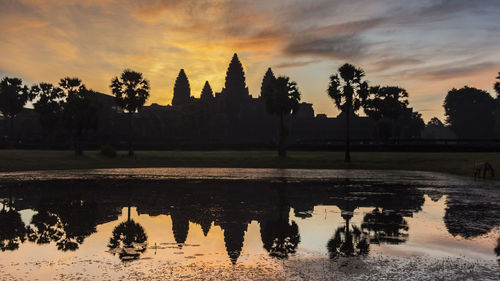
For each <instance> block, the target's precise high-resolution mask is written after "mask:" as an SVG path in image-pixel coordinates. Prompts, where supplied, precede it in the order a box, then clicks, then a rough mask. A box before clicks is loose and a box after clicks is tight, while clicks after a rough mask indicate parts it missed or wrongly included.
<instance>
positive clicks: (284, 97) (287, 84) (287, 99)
mask: <svg viewBox="0 0 500 281" xmlns="http://www.w3.org/2000/svg"><path fill="white" fill-rule="evenodd" d="M270 81H271V82H270V83H268V84H267V85H266V87H265V89H263V91H262V93H261V95H262V98H263V99H264V102H265V103H266V108H267V111H268V112H269V113H270V114H276V115H278V116H279V120H280V125H279V130H278V147H277V148H278V155H279V157H286V147H285V144H286V137H287V135H288V128H287V127H286V125H285V120H284V119H285V117H286V116H288V115H290V114H295V113H296V112H297V110H298V109H299V102H300V92H299V89H298V88H297V83H295V82H294V81H290V78H289V77H286V76H280V77H278V78H276V79H274V80H270Z"/></svg>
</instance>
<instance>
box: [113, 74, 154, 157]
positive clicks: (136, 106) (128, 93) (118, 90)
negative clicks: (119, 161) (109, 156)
mask: <svg viewBox="0 0 500 281" xmlns="http://www.w3.org/2000/svg"><path fill="white" fill-rule="evenodd" d="M110 87H111V91H112V92H113V95H114V96H115V102H116V104H117V105H118V106H119V107H121V108H122V109H123V110H125V111H126V112H127V113H128V131H129V134H128V135H129V138H128V141H129V150H128V155H129V156H133V155H134V148H133V143H132V139H133V135H132V134H133V130H132V117H133V114H134V113H136V112H137V111H139V110H140V109H141V108H142V106H143V105H144V103H145V102H146V100H147V99H148V97H149V82H148V80H146V79H144V78H143V77H142V73H139V72H135V71H133V70H130V69H125V70H124V71H123V73H122V74H121V75H120V78H118V77H115V78H113V80H111V86H110Z"/></svg>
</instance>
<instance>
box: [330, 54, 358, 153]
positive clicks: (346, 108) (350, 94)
mask: <svg viewBox="0 0 500 281" xmlns="http://www.w3.org/2000/svg"><path fill="white" fill-rule="evenodd" d="M364 76H365V72H364V71H363V70H362V69H361V68H356V67H355V66H354V65H352V64H348V63H346V64H344V65H343V66H341V67H340V68H339V70H338V73H336V74H333V75H331V76H330V85H329V86H328V95H329V96H330V97H331V98H332V99H333V100H334V102H335V106H337V108H338V109H340V110H342V113H344V117H345V119H346V148H345V161H346V162H350V161H351V154H350V132H349V123H350V122H349V121H350V114H351V113H352V114H354V113H355V112H356V111H358V110H359V108H360V107H361V105H362V103H363V101H364V100H365V99H366V97H367V96H368V83H367V82H366V81H363V80H362V79H363V77H364Z"/></svg>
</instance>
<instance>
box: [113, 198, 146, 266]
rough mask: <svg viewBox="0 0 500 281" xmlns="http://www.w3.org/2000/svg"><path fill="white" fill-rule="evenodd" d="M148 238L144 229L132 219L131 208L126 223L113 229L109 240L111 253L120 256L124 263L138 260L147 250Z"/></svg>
mask: <svg viewBox="0 0 500 281" xmlns="http://www.w3.org/2000/svg"><path fill="white" fill-rule="evenodd" d="M147 240H148V236H147V235H146V232H144V228H143V227H142V226H141V225H140V224H139V223H136V222H135V221H134V220H131V219H130V206H129V207H128V217H127V221H126V222H122V223H120V224H119V225H117V226H116V227H115V228H114V229H113V234H112V236H111V238H110V239H109V243H108V248H109V249H110V251H109V252H110V253H112V254H113V255H114V254H116V253H117V254H118V256H119V258H120V259H121V260H123V261H127V260H132V259H137V258H138V257H139V256H140V254H142V253H144V251H146V248H147Z"/></svg>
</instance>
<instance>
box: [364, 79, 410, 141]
mask: <svg viewBox="0 0 500 281" xmlns="http://www.w3.org/2000/svg"><path fill="white" fill-rule="evenodd" d="M407 106H408V92H406V90H405V89H403V88H400V87H394V86H386V87H380V86H375V87H370V90H369V96H368V97H367V99H366V100H365V101H364V102H363V109H364V111H365V113H366V114H367V115H368V116H369V117H371V118H372V119H373V120H374V121H375V122H376V131H377V133H376V136H377V137H380V138H382V139H383V140H386V139H388V138H389V137H390V136H391V135H392V134H393V132H392V131H393V123H394V121H395V120H396V119H397V118H398V117H399V115H400V114H401V112H402V111H403V110H405V109H406V108H407Z"/></svg>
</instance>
